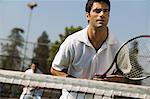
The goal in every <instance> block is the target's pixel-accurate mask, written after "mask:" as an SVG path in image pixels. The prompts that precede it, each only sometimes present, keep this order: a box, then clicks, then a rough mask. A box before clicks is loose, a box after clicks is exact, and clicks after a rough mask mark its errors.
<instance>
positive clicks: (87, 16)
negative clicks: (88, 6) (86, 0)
mask: <svg viewBox="0 0 150 99" xmlns="http://www.w3.org/2000/svg"><path fill="white" fill-rule="evenodd" d="M89 17H90V14H89V13H88V12H86V19H87V20H88V21H89Z"/></svg>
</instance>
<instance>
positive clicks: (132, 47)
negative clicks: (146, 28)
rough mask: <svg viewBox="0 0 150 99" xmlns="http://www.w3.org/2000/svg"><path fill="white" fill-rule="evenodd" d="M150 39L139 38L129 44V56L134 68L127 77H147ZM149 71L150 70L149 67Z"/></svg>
mask: <svg viewBox="0 0 150 99" xmlns="http://www.w3.org/2000/svg"><path fill="white" fill-rule="evenodd" d="M149 44H150V39H145V38H138V39H136V40H133V41H132V42H130V43H129V44H128V47H129V58H130V63H131V65H132V69H131V71H130V73H129V74H126V75H125V76H126V77H127V78H142V77H145V76H146V74H145V71H146V70H147V69H148V67H149V65H150V47H149V46H148V45H149ZM148 71H150V70H149V69H148Z"/></svg>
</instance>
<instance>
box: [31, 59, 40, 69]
mask: <svg viewBox="0 0 150 99" xmlns="http://www.w3.org/2000/svg"><path fill="white" fill-rule="evenodd" d="M31 64H35V65H36V67H38V66H39V63H38V61H37V60H32V63H31Z"/></svg>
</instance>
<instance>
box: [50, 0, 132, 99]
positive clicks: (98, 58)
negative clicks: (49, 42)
mask: <svg viewBox="0 0 150 99" xmlns="http://www.w3.org/2000/svg"><path fill="white" fill-rule="evenodd" d="M85 9H86V19H87V21H88V26H87V27H86V28H85V29H83V30H81V31H79V32H77V33H74V34H73V35H70V36H69V37H68V38H67V39H66V40H65V41H64V42H63V43H62V45H61V46H60V49H59V51H58V53H57V54H56V56H55V58H54V61H53V63H52V68H51V73H52V74H53V75H56V76H62V77H67V76H68V77H69V76H70V77H76V78H84V79H93V78H95V74H103V73H105V72H106V70H107V69H108V68H109V66H110V65H111V63H112V61H113V59H114V57H115V54H116V52H117V50H118V49H119V47H120V43H119V41H118V40H117V38H116V37H115V36H114V35H113V34H112V33H111V32H110V31H109V29H108V27H107V24H108V20H109V16H110V1H109V0H88V1H87V4H86V8H85ZM120 58H121V60H122V62H124V63H123V64H124V65H119V66H118V67H116V66H113V68H112V69H111V70H110V71H109V72H108V74H112V73H113V72H114V71H116V70H117V68H119V70H120V71H121V73H124V74H126V73H129V72H130V70H131V65H128V63H129V59H128V56H127V55H126V54H124V55H122V57H120ZM122 62H120V63H122ZM71 97H72V98H68V99H74V98H73V96H71ZM61 99H65V98H64V97H63V98H61Z"/></svg>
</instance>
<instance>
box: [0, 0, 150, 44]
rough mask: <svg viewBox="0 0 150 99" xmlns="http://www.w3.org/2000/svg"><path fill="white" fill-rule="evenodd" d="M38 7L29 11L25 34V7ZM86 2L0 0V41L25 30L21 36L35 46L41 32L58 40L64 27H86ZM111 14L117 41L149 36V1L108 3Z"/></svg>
mask: <svg viewBox="0 0 150 99" xmlns="http://www.w3.org/2000/svg"><path fill="white" fill-rule="evenodd" d="M33 1H34V2H36V3H37V4H38V6H37V7H35V8H34V9H33V10H32V16H31V21H30V22H31V24H30V28H29V32H28V33H27V30H28V24H29V14H30V12H31V10H30V8H29V7H27V4H28V3H30V2H33ZM86 1H87V0H0V38H7V37H8V35H9V34H10V31H11V29H12V28H14V27H19V28H22V29H24V30H25V33H24V34H23V36H24V37H25V38H26V36H27V34H28V35H29V38H28V40H29V41H30V42H36V40H37V38H38V37H39V36H40V35H41V33H42V32H43V31H46V32H47V33H48V36H49V39H50V40H51V41H52V42H54V41H56V40H58V38H59V36H58V35H59V34H60V33H64V28H65V27H66V26H68V27H69V26H82V27H83V28H84V27H86V26H87V25H88V24H87V20H86V18H85V4H86ZM110 1H111V12H110V19H109V24H108V27H109V29H110V31H111V32H112V33H113V34H114V35H116V36H117V37H118V38H119V39H120V40H121V41H126V40H128V39H129V38H132V37H134V36H138V35H140V34H150V6H149V5H150V0H110Z"/></svg>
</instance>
